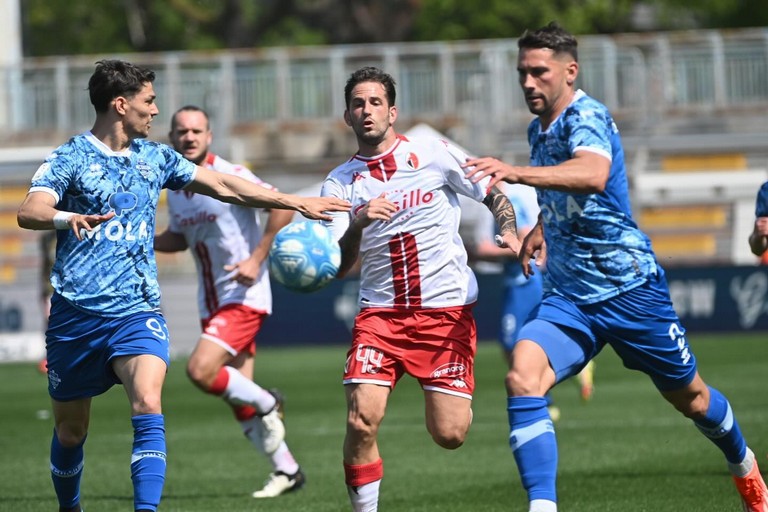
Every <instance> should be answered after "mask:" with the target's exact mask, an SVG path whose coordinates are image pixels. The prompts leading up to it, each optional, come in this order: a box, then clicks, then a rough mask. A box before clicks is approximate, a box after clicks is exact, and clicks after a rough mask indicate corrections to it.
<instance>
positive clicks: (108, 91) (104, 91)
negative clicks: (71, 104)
mask: <svg viewBox="0 0 768 512" xmlns="http://www.w3.org/2000/svg"><path fill="white" fill-rule="evenodd" d="M154 80H155V72H154V71H152V70H149V69H146V68H142V67H140V66H136V65H134V64H131V63H130V62H125V61H122V60H100V61H98V62H97V63H96V70H95V71H94V72H93V75H91V78H90V79H89V80H88V93H89V94H90V97H91V104H92V105H93V108H95V109H96V112H106V111H107V109H109V103H110V102H111V101H112V100H113V99H115V98H117V97H118V96H125V97H127V98H131V97H133V96H135V95H136V94H138V92H139V91H141V89H142V88H143V87H144V86H145V84H147V83H151V82H153V81H154Z"/></svg>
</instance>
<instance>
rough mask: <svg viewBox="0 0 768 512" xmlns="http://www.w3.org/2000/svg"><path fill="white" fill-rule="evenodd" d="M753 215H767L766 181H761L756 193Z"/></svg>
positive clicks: (767, 194) (767, 192)
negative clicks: (761, 183) (761, 184)
mask: <svg viewBox="0 0 768 512" xmlns="http://www.w3.org/2000/svg"><path fill="white" fill-rule="evenodd" d="M755 217H768V181H766V182H765V183H763V186H761V187H760V191H759V192H758V193H757V201H756V202H755Z"/></svg>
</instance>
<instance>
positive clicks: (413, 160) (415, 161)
mask: <svg viewBox="0 0 768 512" xmlns="http://www.w3.org/2000/svg"><path fill="white" fill-rule="evenodd" d="M405 163H406V164H408V167H410V168H411V169H414V170H415V169H418V168H419V157H417V156H416V154H415V153H408V158H407V159H406V160H405Z"/></svg>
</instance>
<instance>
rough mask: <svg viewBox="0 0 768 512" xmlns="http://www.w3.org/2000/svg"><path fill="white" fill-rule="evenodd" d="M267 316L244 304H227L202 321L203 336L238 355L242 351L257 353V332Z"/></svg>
mask: <svg viewBox="0 0 768 512" xmlns="http://www.w3.org/2000/svg"><path fill="white" fill-rule="evenodd" d="M266 317H267V314H266V313H264V312H263V311H258V310H256V309H253V308H250V307H248V306H244V305H242V304H227V305H225V306H222V307H220V308H219V309H218V310H217V311H216V312H215V313H214V314H213V315H211V316H210V317H209V318H205V319H203V320H202V321H201V324H202V326H203V334H202V337H203V338H205V339H207V340H209V341H212V342H214V343H216V344H217V345H220V346H221V347H222V348H224V349H225V350H226V351H227V352H229V353H230V354H232V355H233V356H236V355H237V354H239V353H240V352H248V353H249V354H251V355H253V354H255V353H256V334H258V332H259V330H260V329H261V323H262V322H263V321H264V319H265V318H266Z"/></svg>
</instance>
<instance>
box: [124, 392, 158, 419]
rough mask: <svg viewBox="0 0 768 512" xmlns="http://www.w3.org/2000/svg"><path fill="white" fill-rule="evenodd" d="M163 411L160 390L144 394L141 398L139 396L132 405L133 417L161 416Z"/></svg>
mask: <svg viewBox="0 0 768 512" xmlns="http://www.w3.org/2000/svg"><path fill="white" fill-rule="evenodd" d="M162 410H163V409H162V405H161V398H160V390H157V391H156V392H149V393H143V394H141V395H140V396H137V397H136V398H135V399H134V400H133V403H132V404H131V412H132V413H133V415H139V414H160V413H161V411H162Z"/></svg>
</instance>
